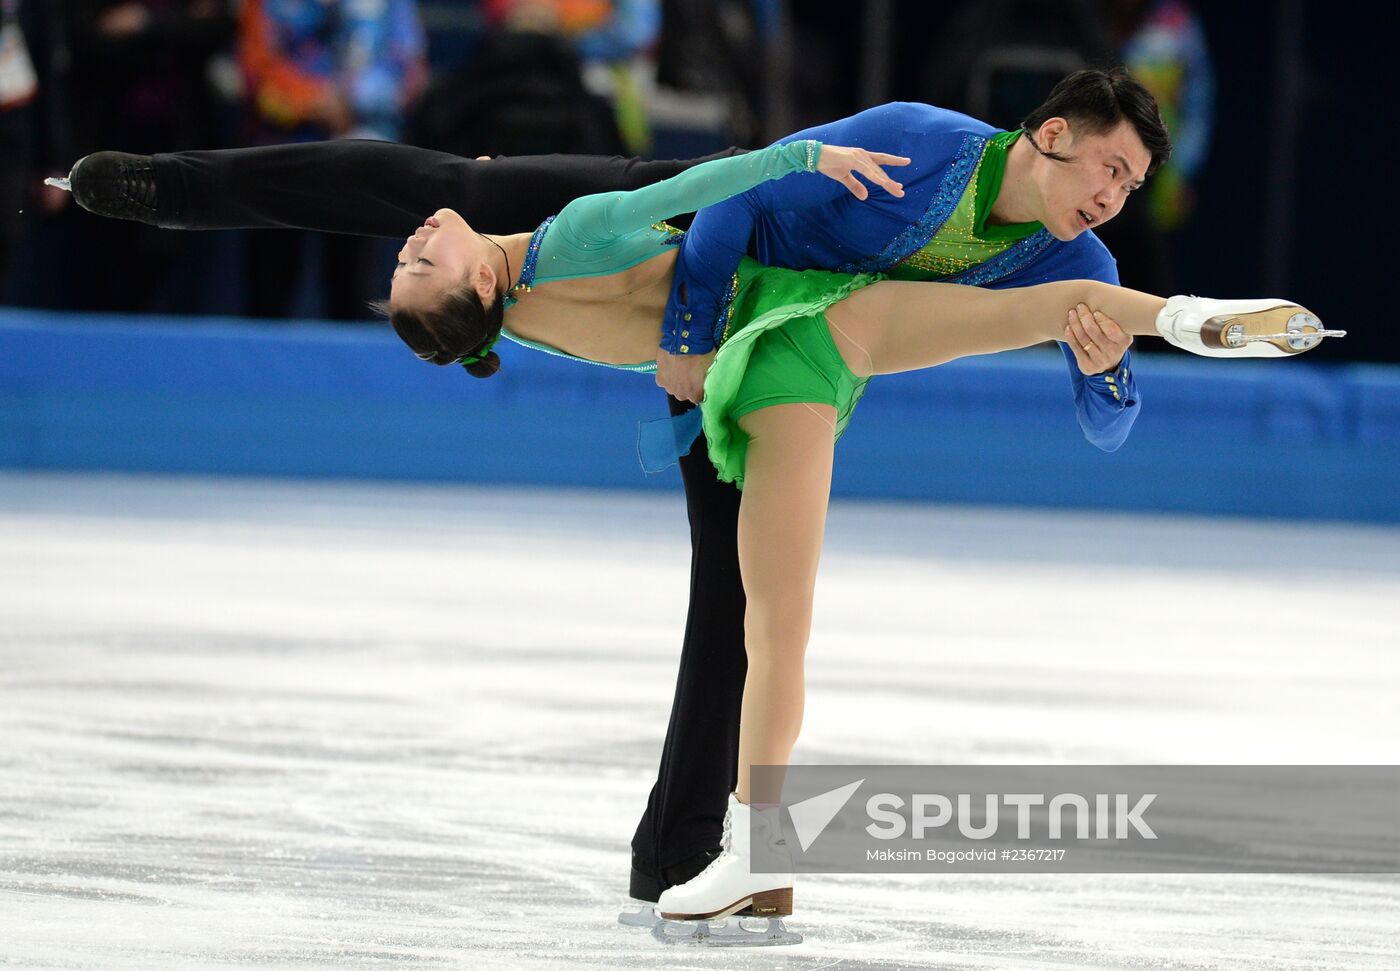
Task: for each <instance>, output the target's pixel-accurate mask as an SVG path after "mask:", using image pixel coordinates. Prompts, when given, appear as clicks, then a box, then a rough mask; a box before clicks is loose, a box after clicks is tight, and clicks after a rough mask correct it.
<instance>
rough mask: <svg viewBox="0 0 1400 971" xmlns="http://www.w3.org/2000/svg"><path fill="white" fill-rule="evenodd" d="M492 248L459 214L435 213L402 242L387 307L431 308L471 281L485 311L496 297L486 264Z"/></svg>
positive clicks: (490, 273) (441, 210)
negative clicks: (486, 306) (465, 282)
mask: <svg viewBox="0 0 1400 971" xmlns="http://www.w3.org/2000/svg"><path fill="white" fill-rule="evenodd" d="M490 245H491V244H490V243H489V242H488V241H487V240H486V239H485V238H484V237H482V236H481V235H480V234H479V233H477V232H475V231H474V230H473V229H472V228H471V227H470V226H468V225H467V221H466V220H465V219H463V218H462V217H461V216H459V215H457V213H455V212H453V211H452V210H451V209H439V210H438V211H437V212H435V213H433V214H432V215H431V216H429V217H428V219H427V221H426V222H424V223H423V225H421V226H419V227H418V229H417V230H415V231H414V233H413V235H412V236H410V237H408V239H406V240H404V244H403V247H402V248H401V249H400V250H399V265H398V266H397V267H395V268H394V275H393V276H392V277H391V278H390V280H389V302H390V304H392V305H393V306H396V307H408V308H410V309H415V310H416V309H429V308H431V307H433V306H435V305H436V304H437V303H438V302H439V301H440V300H441V299H442V295H443V294H444V293H446V292H447V291H448V290H451V289H453V288H455V287H457V286H460V285H461V284H462V283H463V282H464V281H467V280H470V281H471V283H472V285H473V286H474V287H475V288H476V289H477V292H478V293H480V294H481V296H482V299H483V301H484V302H485V303H486V304H487V305H488V306H489V305H490V303H491V301H492V300H494V299H495V298H496V272H495V271H494V270H493V269H491V265H490V263H489V262H488V260H487V259H486V256H487V247H489V246H490Z"/></svg>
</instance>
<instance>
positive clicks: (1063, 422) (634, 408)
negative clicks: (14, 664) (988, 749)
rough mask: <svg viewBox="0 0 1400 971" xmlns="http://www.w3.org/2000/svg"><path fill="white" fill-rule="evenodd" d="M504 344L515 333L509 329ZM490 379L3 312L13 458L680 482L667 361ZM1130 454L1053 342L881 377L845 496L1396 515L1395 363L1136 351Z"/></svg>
mask: <svg viewBox="0 0 1400 971" xmlns="http://www.w3.org/2000/svg"><path fill="white" fill-rule="evenodd" d="M503 343H504V342H503ZM502 359H503V362H504V364H503V370H502V373H501V374H499V375H497V376H496V377H494V378H491V379H489V380H485V381H482V380H477V379H475V378H471V377H469V376H468V375H466V374H465V373H464V372H463V371H462V370H461V369H460V368H455V367H453V368H435V367H431V366H429V365H425V364H423V363H422V362H420V361H418V360H416V359H415V358H414V357H413V355H412V354H410V353H409V352H408V350H407V349H405V348H404V347H403V346H402V345H401V344H400V343H399V342H398V340H397V338H395V337H394V335H393V334H392V332H390V331H389V330H388V329H387V327H384V326H382V325H380V326H375V325H366V326H363V327H360V326H354V325H329V324H319V323H293V324H286V323H253V322H248V321H241V320H226V319H210V318H197V319H187V318H178V319H177V318H151V317H117V316H102V317H96V316H69V315H62V314H50V313H41V312H34V311H17V310H7V311H0V467H3V468H10V469H50V470H57V469H65V470H87V469H91V470H115V471H129V472H179V473H211V474H218V475H269V476H311V477H349V478H361V479H409V480H420V481H437V482H475V483H521V484H529V485H564V486H606V487H621V488H633V489H674V488H677V487H678V486H679V484H680V478H679V475H678V474H677V472H676V470H675V469H671V470H668V471H667V472H665V473H662V474H660V475H655V476H647V475H645V474H644V473H643V472H642V471H641V468H640V466H639V464H638V461H637V455H636V435H637V421H638V420H639V419H644V418H654V417H659V416H662V415H664V414H665V413H666V409H665V401H664V398H663V396H662V394H661V392H660V390H659V389H658V388H657V387H656V386H655V384H654V383H653V380H652V378H651V376H650V375H635V374H629V373H625V372H618V371H613V370H610V369H607V368H601V367H591V366H586V365H580V364H574V363H570V362H568V361H564V360H560V359H557V358H552V357H548V356H546V355H543V354H539V353H537V352H532V351H525V350H522V349H519V348H516V347H514V346H511V347H506V348H505V349H504V351H503V353H502ZM1136 371H1137V379H1138V384H1139V387H1140V388H1141V390H1142V392H1143V404H1142V409H1143V410H1142V414H1141V416H1140V417H1139V418H1138V422H1137V425H1136V427H1135V428H1134V430H1133V433H1132V435H1131V436H1130V437H1129V439H1128V441H1127V443H1126V444H1125V445H1124V446H1123V448H1121V449H1120V450H1119V451H1117V452H1115V453H1111V454H1109V453H1104V452H1100V451H1099V450H1098V449H1096V448H1094V447H1093V446H1092V445H1090V444H1088V443H1087V442H1086V441H1085V440H1084V438H1083V437H1082V435H1081V434H1080V431H1079V429H1078V426H1077V425H1076V423H1075V418H1074V409H1073V403H1072V401H1071V399H1070V392H1069V381H1068V379H1067V375H1066V370H1065V366H1064V364H1063V362H1062V361H1061V358H1060V356H1059V354H1058V353H1057V352H1054V351H1049V350H1044V349H1040V350H1032V351H1025V352H1020V353H1016V354H1003V355H997V356H995V357H984V358H974V359H969V360H964V361H958V362H955V363H953V364H949V365H945V366H943V367H940V368H937V369H935V370H932V371H925V372H921V373H917V374H906V375H897V376H892V377H886V378H880V379H877V380H876V381H875V382H873V383H872V385H871V387H870V391H869V393H868V394H867V395H866V396H865V399H864V401H863V402H862V403H861V406H860V409H859V412H858V414H857V415H856V417H855V419H854V420H853V422H852V425H851V429H850V432H849V434H847V436H846V437H845V438H844V439H843V440H842V442H841V443H840V445H839V446H838V447H837V463H836V477H835V484H834V492H835V493H836V494H837V495H841V496H864V497H878V498H892V499H914V500H932V501H938V502H972V503H993V504H1013V505H1030V506H1059V507H1075V508H1081V509H1118V510H1161V511H1167V510H1171V511H1180V512H1192V513H1223V514H1231V515H1247V516H1262V517H1280V516H1290V517H1294V516H1301V517H1306V518H1321V519H1349V520H1362V521H1374V522H1400V368H1396V367H1379V366H1367V365H1340V366H1339V365H1330V366H1329V365H1322V364H1314V363H1312V362H1309V361H1306V360H1295V361H1240V362H1233V361H1207V360H1201V359H1195V358H1188V357H1186V356H1184V355H1181V356H1178V355H1170V356H1163V355H1159V356H1150V355H1140V356H1139V357H1138V359H1137V366H1136Z"/></svg>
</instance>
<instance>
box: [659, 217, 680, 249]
mask: <svg viewBox="0 0 1400 971" xmlns="http://www.w3.org/2000/svg"><path fill="white" fill-rule="evenodd" d="M651 228H652V229H654V230H656V231H657V232H658V233H665V234H666V238H665V239H663V240H662V241H661V245H662V246H678V245H679V244H680V241H681V240H682V239H684V238H685V230H684V229H677V228H676V227H675V226H672V225H671V224H670V223H666V222H661V223H652V224H651Z"/></svg>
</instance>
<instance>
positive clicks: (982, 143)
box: [837, 135, 987, 273]
mask: <svg viewBox="0 0 1400 971" xmlns="http://www.w3.org/2000/svg"><path fill="white" fill-rule="evenodd" d="M986 147H987V139H985V138H983V137H982V136H981V135H968V136H967V137H966V138H964V139H963V143H962V146H961V147H959V149H958V154H957V156H956V157H954V159H953V161H952V163H951V164H950V165H949V166H948V171H947V172H945V173H944V174H943V181H942V182H940V183H939V184H938V189H937V191H935V192H934V194H933V201H931V202H930V203H929V206H928V209H926V210H925V211H924V214H923V215H922V216H920V217H919V218H918V221H916V222H914V223H911V224H910V225H909V226H908V227H906V228H905V229H904V231H903V232H901V233H900V234H899V235H898V236H896V237H895V238H894V239H892V240H890V242H889V244H888V245H887V246H886V247H885V248H884V249H883V250H881V251H880V252H879V253H877V254H876V255H875V256H868V257H866V258H865V259H862V260H856V261H854V262H851V263H846V264H844V265H842V266H839V267H837V269H838V270H840V271H841V272H842V273H883V272H884V271H885V270H888V269H889V268H890V267H892V266H894V265H895V264H897V263H903V262H904V261H905V260H907V259H908V258H909V257H910V256H911V255H912V254H913V253H915V252H917V251H918V250H921V249H923V248H924V247H925V246H927V245H928V241H929V240H931V239H933V236H934V234H935V233H937V232H938V231H939V230H940V229H942V228H943V224H944V223H946V222H947V221H948V217H949V216H951V215H952V214H953V210H954V209H956V208H957V206H958V200H959V199H961V198H962V194H963V191H964V190H965V189H966V188H967V183H968V181H969V180H970V179H971V178H972V176H973V174H974V173H975V172H976V171H977V163H978V162H980V161H982V152H983V150H984V149H985V148H986Z"/></svg>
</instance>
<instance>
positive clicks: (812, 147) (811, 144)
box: [807, 138, 817, 172]
mask: <svg viewBox="0 0 1400 971" xmlns="http://www.w3.org/2000/svg"><path fill="white" fill-rule="evenodd" d="M816 155H817V140H816V139H815V138H809V139H807V171H808V172H810V171H812V167H813V164H814V163H815V162H816V160H817V159H816Z"/></svg>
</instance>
